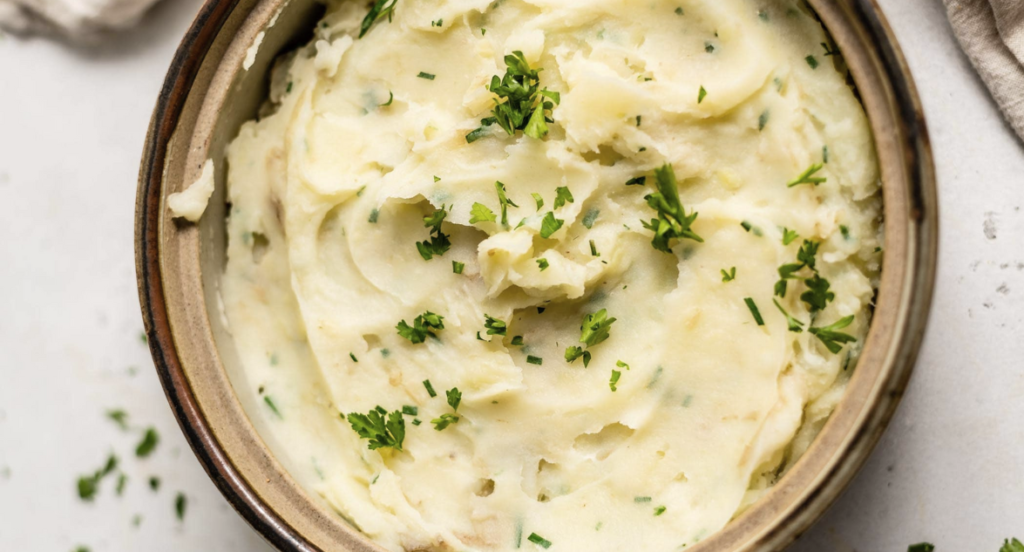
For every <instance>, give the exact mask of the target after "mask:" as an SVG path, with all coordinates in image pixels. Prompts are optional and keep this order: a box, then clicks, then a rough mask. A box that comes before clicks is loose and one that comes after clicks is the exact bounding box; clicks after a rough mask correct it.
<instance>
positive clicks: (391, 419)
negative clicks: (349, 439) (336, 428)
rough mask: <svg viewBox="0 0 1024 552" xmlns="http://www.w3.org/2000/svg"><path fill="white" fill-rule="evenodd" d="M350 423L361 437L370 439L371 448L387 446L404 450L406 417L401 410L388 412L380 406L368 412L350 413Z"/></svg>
mask: <svg viewBox="0 0 1024 552" xmlns="http://www.w3.org/2000/svg"><path fill="white" fill-rule="evenodd" d="M348 423H349V424H350V425H351V426H352V429H353V430H354V431H355V432H356V433H357V434H359V436H360V437H361V438H363V439H368V440H369V441H370V443H369V447H370V450H377V449H379V448H385V447H390V448H393V449H395V450H397V451H401V450H402V442H403V441H405V419H404V418H402V411H401V410H396V411H394V412H392V413H390V414H388V412H387V411H386V410H384V409H383V408H381V407H380V406H378V407H377V408H375V409H373V410H371V411H370V412H369V413H368V414H356V413H352V414H349V415H348Z"/></svg>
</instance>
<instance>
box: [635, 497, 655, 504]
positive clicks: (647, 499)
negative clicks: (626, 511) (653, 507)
mask: <svg viewBox="0 0 1024 552" xmlns="http://www.w3.org/2000/svg"><path fill="white" fill-rule="evenodd" d="M650 501H651V497H649V496H638V497H635V498H634V499H633V502H636V503H637V504H642V503H644V502H650Z"/></svg>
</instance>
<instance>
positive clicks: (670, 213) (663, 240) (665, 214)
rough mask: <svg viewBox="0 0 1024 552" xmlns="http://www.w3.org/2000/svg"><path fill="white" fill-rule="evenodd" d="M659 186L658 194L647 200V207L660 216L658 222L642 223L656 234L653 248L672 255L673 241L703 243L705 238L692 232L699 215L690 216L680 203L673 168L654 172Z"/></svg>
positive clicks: (664, 166)
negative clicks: (671, 244)
mask: <svg viewBox="0 0 1024 552" xmlns="http://www.w3.org/2000/svg"><path fill="white" fill-rule="evenodd" d="M654 177H655V178H654V179H655V184H656V186H657V188H658V191H657V192H656V193H653V194H649V195H647V196H645V197H644V199H646V200H647V204H648V205H649V206H650V207H651V208H652V209H654V210H655V211H657V212H658V218H656V219H651V222H649V223H648V222H647V221H642V222H643V225H644V228H647V229H648V230H652V231H653V232H654V239H653V240H652V241H651V244H652V245H653V246H654V248H655V249H657V250H658V251H664V252H666V253H671V252H672V248H670V247H669V245H668V243H669V240H671V239H683V238H687V239H691V240H694V241H696V242H703V241H704V239H703V238H701V237H700V236H698V235H697V234H696V232H694V231H693V230H691V229H690V226H691V225H692V224H693V222H694V221H695V220H697V213H696V212H693V213H692V214H690V215H687V214H686V210H685V209H684V208H683V204H682V203H681V202H680V201H679V185H678V183H677V182H676V173H675V171H674V170H673V169H672V165H669V164H667V163H666V164H665V165H663V166H662V167H661V168H659V169H655V171H654Z"/></svg>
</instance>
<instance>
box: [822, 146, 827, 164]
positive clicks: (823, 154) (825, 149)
mask: <svg viewBox="0 0 1024 552" xmlns="http://www.w3.org/2000/svg"><path fill="white" fill-rule="evenodd" d="M821 160H822V161H823V162H825V163H828V146H821Z"/></svg>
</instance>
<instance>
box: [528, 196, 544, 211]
mask: <svg viewBox="0 0 1024 552" xmlns="http://www.w3.org/2000/svg"><path fill="white" fill-rule="evenodd" d="M530 195H532V196H533V201H534V203H536V204H537V211H540V208H541V207H543V206H544V198H543V197H541V196H540V194H538V193H537V192H534V193H532V194H530Z"/></svg>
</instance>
